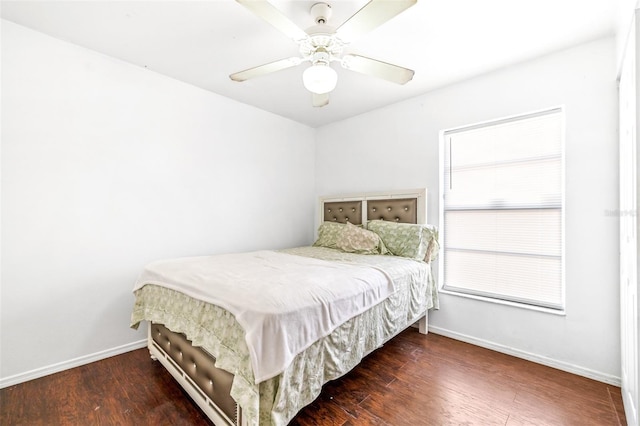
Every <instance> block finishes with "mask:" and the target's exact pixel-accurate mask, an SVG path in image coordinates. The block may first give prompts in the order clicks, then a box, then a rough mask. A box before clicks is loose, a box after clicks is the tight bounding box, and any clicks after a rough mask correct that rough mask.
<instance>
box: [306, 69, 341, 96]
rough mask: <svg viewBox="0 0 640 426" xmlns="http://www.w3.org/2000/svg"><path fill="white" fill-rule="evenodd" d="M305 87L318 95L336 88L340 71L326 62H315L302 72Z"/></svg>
mask: <svg viewBox="0 0 640 426" xmlns="http://www.w3.org/2000/svg"><path fill="white" fill-rule="evenodd" d="M302 82H303V84H304V87H305V88H306V89H307V90H308V91H310V92H312V93H315V94H317V95H322V94H324V93H329V92H331V91H332V90H333V89H335V88H336V84H337V83H338V73H337V72H336V71H335V70H334V69H333V68H331V67H330V66H329V65H326V64H315V65H312V66H310V67H309V68H307V69H306V70H304V72H303V73H302Z"/></svg>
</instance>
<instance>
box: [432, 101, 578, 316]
mask: <svg viewBox="0 0 640 426" xmlns="http://www.w3.org/2000/svg"><path fill="white" fill-rule="evenodd" d="M554 113H558V114H559V119H560V133H561V134H560V155H561V166H560V168H561V176H560V185H561V197H560V198H561V201H560V206H561V207H560V208H561V213H560V215H561V219H560V220H561V235H560V244H561V248H560V256H561V260H560V262H561V263H560V270H561V277H560V286H561V302H560V306H558V307H549V306H545V305H544V304H534V303H527V302H522V301H515V300H509V299H508V298H504V299H503V298H499V297H493V296H490V295H484V294H477V293H473V292H463V291H458V290H453V289H447V288H446V287H445V276H444V275H445V265H444V261H445V256H446V248H445V247H444V236H445V235H446V232H447V230H446V229H445V227H444V222H445V203H444V195H445V188H444V186H445V173H446V170H445V162H446V156H447V155H448V152H447V135H449V134H453V133H459V132H463V131H469V130H474V129H479V128H483V127H491V126H495V125H501V124H505V123H509V122H514V121H519V120H525V119H529V118H535V117H538V116H543V115H549V114H554ZM565 148H566V108H565V106H564V105H558V106H553V107H549V108H544V109H540V110H535V111H531V112H526V113H520V114H514V115H510V116H505V117H500V118H495V119H490V120H485V121H480V122H476V123H472V124H467V125H462V126H457V127H451V128H447V129H442V130H440V132H439V170H438V177H439V188H438V191H439V192H438V194H439V195H438V227H439V230H440V235H441V244H442V249H441V253H440V256H439V259H438V270H439V273H438V290H439V292H440V293H443V294H448V295H453V296H458V297H462V298H467V299H473V300H480V301H484V302H489V303H495V304H500V305H507V306H514V307H518V308H524V309H529V310H534V311H540V312H546V313H551V314H556V315H566V251H565V247H566V243H565V242H566V225H565V215H566V179H565V175H566V151H565Z"/></svg>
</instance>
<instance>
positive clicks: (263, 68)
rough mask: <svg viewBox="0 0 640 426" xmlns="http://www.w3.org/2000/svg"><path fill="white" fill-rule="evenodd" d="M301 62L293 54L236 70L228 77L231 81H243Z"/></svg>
mask: <svg viewBox="0 0 640 426" xmlns="http://www.w3.org/2000/svg"><path fill="white" fill-rule="evenodd" d="M301 62H302V59H301V58H298V57H295V56H294V57H292V58H287V59H281V60H279V61H275V62H269V63H268V64H264V65H259V66H257V67H253V68H249V69H246V70H244V71H239V72H236V73H234V74H231V75H230V76H229V78H230V79H231V80H233V81H245V80H249V79H250V78H254V77H260V76H261V75H265V74H269V73H272V72H276V71H280V70H283V69H286V68H291V67H295V66H296V65H300V63H301Z"/></svg>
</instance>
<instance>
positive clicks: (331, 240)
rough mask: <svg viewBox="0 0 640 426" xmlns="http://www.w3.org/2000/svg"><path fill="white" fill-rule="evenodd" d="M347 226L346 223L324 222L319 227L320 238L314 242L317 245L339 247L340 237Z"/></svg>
mask: <svg viewBox="0 0 640 426" xmlns="http://www.w3.org/2000/svg"><path fill="white" fill-rule="evenodd" d="M346 227H347V225H346V224H345V223H338V222H322V224H321V225H320V227H319V228H318V239H317V240H316V241H315V243H313V245H314V246H316V247H328V248H338V246H337V243H338V238H340V235H341V234H342V231H343V230H344V229H345V228H346Z"/></svg>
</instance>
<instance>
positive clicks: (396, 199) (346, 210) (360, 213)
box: [320, 189, 427, 225]
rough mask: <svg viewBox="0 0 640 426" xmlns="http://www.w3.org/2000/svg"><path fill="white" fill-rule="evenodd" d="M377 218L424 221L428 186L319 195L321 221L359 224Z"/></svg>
mask: <svg viewBox="0 0 640 426" xmlns="http://www.w3.org/2000/svg"><path fill="white" fill-rule="evenodd" d="M376 219H382V220H388V221H392V222H399V223H427V190H426V189H413V190H406V191H390V192H384V193H379V192H378V193H365V194H351V195H342V196H328V197H320V222H323V221H329V222H339V223H346V222H350V223H352V224H354V225H360V224H362V223H364V222H366V221H367V220H376Z"/></svg>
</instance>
